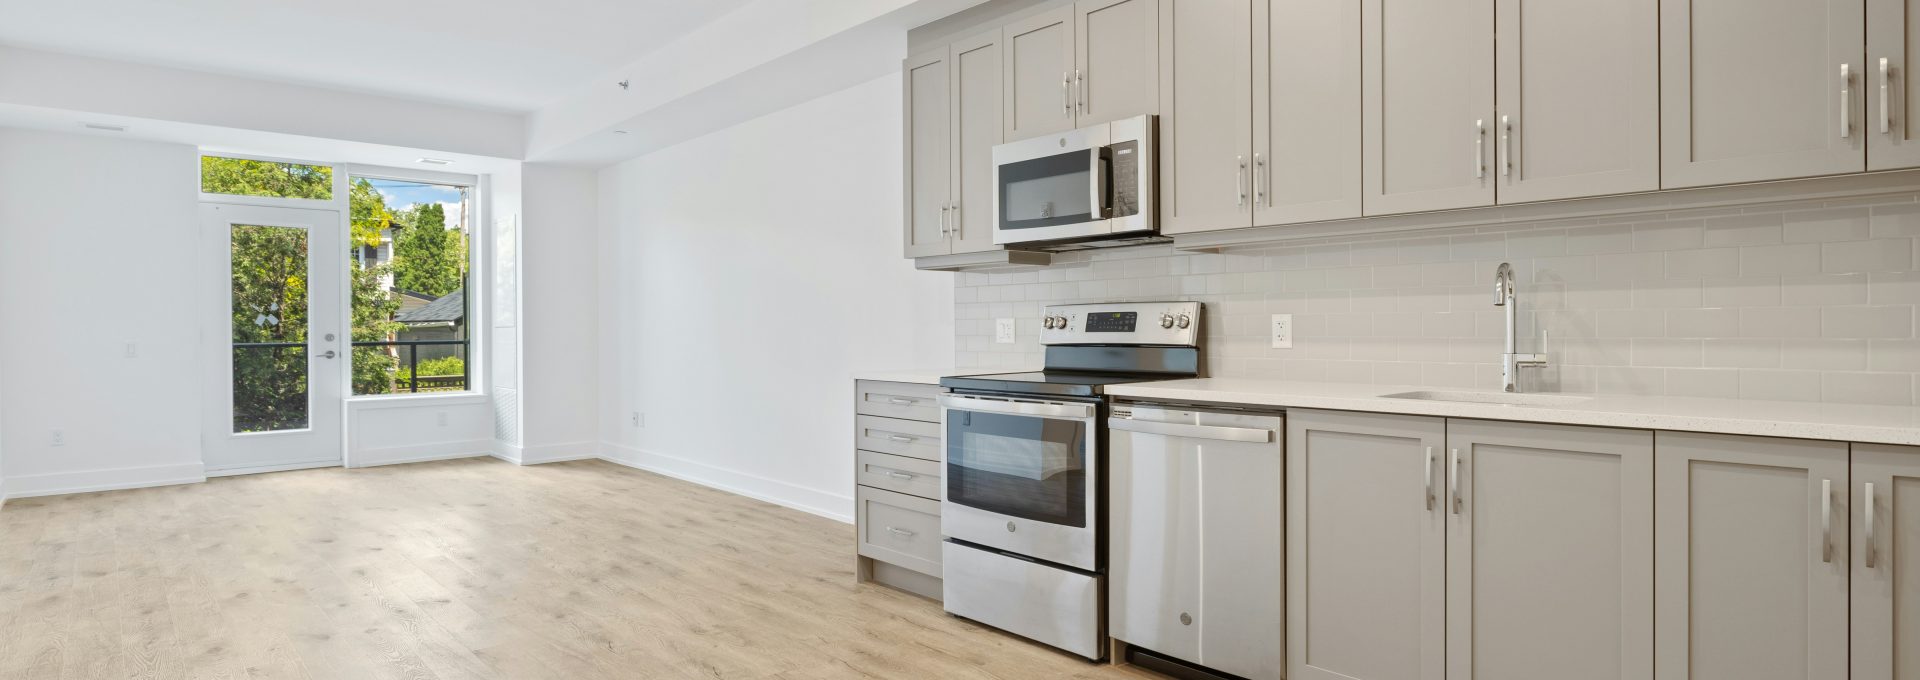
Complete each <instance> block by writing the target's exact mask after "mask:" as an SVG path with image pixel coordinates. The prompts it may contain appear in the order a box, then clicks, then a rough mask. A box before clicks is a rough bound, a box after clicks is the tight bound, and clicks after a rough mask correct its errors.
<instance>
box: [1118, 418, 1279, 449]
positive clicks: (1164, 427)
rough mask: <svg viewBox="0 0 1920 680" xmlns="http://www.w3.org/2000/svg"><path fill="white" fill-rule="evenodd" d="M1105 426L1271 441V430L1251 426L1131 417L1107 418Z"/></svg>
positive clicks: (1197, 436) (1232, 440)
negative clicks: (1165, 421) (1135, 418)
mask: <svg viewBox="0 0 1920 680" xmlns="http://www.w3.org/2000/svg"><path fill="white" fill-rule="evenodd" d="M1107 427H1108V428H1110V429H1115V430H1124V431H1127V432H1140V433H1144V434H1159V435H1166V436H1168V437H1186V438H1190V439H1218V440H1222V441H1230V442H1253V443H1256V444H1265V443H1268V442H1271V441H1273V430H1267V429H1259V428H1252V427H1221V426H1219V425H1193V424H1189V423H1161V422H1155V421H1151V420H1134V419H1132V418H1108V419H1107Z"/></svg>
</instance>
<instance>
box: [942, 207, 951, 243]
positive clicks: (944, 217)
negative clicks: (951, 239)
mask: <svg viewBox="0 0 1920 680" xmlns="http://www.w3.org/2000/svg"><path fill="white" fill-rule="evenodd" d="M952 209H953V208H952V207H950V206H944V205H943V206H940V238H946V237H947V211H949V210H952Z"/></svg>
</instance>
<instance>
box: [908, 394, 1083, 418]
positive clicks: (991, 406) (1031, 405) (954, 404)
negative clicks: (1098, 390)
mask: <svg viewBox="0 0 1920 680" xmlns="http://www.w3.org/2000/svg"><path fill="white" fill-rule="evenodd" d="M940 405H941V406H945V407H947V408H951V409H959V410H962V411H985V412H989V413H1011V414H1014V415H1021V416H1039V417H1042V418H1078V419H1086V418H1092V417H1093V409H1094V405H1093V404H1062V403H1055V402H1046V401H1010V400H1002V399H979V398H975V397H961V396H955V395H951V394H943V395H940Z"/></svg>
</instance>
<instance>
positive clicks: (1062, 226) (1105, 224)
mask: <svg viewBox="0 0 1920 680" xmlns="http://www.w3.org/2000/svg"><path fill="white" fill-rule="evenodd" d="M1157 125H1158V120H1157V119H1156V117H1155V116H1135V117H1133V118H1126V119H1122V120H1116V121H1113V122H1111V123H1102V124H1100V125H1095V126H1092V127H1084V128H1080V129H1078V130H1073V131H1070V132H1062V133H1058V134H1051V135H1045V136H1041V137H1035V138H1033V139H1026V140H1021V141H1018V142H1009V143H1006V144H1001V145H999V146H995V147H993V190H994V191H993V214H994V220H993V242H994V244H995V245H1010V244H1016V243H1017V244H1035V245H1040V246H1042V247H1045V246H1046V245H1049V244H1051V245H1066V244H1074V243H1087V242H1093V241H1104V240H1108V239H1125V238H1130V237H1140V236H1153V235H1154V233H1155V232H1156V231H1157V230H1158V229H1159V220H1158V219H1157V217H1156V216H1157V214H1158V206H1157V205H1156V203H1157V201H1156V200H1155V198H1156V197H1155V195H1154V192H1155V191H1156V190H1157V189H1158V187H1157V184H1158V180H1159V173H1158V171H1157V168H1158V166H1159V158H1158V156H1159V153H1158V149H1157V146H1158V139H1157V137H1158V135H1157V134H1156V132H1155V129H1154V128H1155V127H1156V126H1157Z"/></svg>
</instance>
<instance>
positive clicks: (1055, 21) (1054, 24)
mask: <svg viewBox="0 0 1920 680" xmlns="http://www.w3.org/2000/svg"><path fill="white" fill-rule="evenodd" d="M1073 29H1074V9H1073V7H1061V8H1059V9H1055V10H1051V11H1048V12H1045V13H1042V14H1037V15H1034V16H1030V17H1027V18H1025V19H1021V20H1018V21H1015V22H1013V23H1011V24H1007V25H1006V26H1005V27H1004V28H1002V29H1001V45H1002V50H1004V51H1003V52H1002V54H1001V58H1002V59H1003V60H1004V62H1005V68H1004V70H1003V73H1004V75H1003V78H1004V79H1005V80H1004V81H1003V82H1002V83H1001V87H1002V92H1003V93H1004V97H1005V102H1004V103H1003V106H1004V107H1005V108H1004V111H1005V115H1004V118H1003V119H1002V121H1001V124H1002V125H1003V126H1004V129H1005V131H1006V134H1005V135H1004V137H1005V139H1007V140H1008V141H1018V140H1022V139H1027V138H1029V137H1038V136H1040V135H1045V134H1052V133H1055V132H1063V131H1066V130H1071V129H1073V110H1074V104H1075V102H1074V93H1075V90H1076V88H1075V87H1074V85H1075V83H1074V77H1073V59H1074V44H1073Z"/></svg>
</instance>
